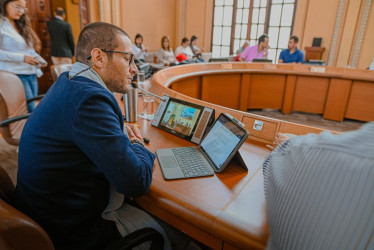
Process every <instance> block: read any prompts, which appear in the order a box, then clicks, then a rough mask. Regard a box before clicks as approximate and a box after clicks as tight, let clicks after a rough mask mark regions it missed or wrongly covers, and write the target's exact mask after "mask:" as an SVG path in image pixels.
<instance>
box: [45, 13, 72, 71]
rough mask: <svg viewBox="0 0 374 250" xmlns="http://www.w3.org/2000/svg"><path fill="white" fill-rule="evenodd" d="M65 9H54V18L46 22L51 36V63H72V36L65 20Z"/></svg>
mask: <svg viewBox="0 0 374 250" xmlns="http://www.w3.org/2000/svg"><path fill="white" fill-rule="evenodd" d="M65 18H66V14H65V10H64V9H63V8H61V7H58V8H57V9H56V11H55V18H54V19H53V20H51V21H49V22H48V23H47V27H48V31H49V35H50V37H51V47H52V48H51V49H52V51H51V52H52V63H53V64H55V65H57V64H65V63H69V64H71V63H72V59H71V58H72V57H73V56H74V49H75V45H74V37H73V33H72V31H71V26H70V24H69V23H67V22H65V21H64V20H65Z"/></svg>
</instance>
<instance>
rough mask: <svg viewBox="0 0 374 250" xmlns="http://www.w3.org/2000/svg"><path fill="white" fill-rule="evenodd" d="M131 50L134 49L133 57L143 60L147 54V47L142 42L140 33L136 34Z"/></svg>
mask: <svg viewBox="0 0 374 250" xmlns="http://www.w3.org/2000/svg"><path fill="white" fill-rule="evenodd" d="M132 50H133V51H134V55H135V58H136V59H138V60H139V61H142V62H144V60H145V57H146V56H147V49H146V48H145V46H144V44H143V36H142V35H141V34H136V36H135V41H134V44H133V45H132Z"/></svg>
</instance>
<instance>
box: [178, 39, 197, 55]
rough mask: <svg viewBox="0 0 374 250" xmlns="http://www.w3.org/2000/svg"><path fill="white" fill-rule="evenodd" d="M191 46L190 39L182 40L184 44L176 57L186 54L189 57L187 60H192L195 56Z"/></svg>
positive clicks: (179, 48)
mask: <svg viewBox="0 0 374 250" xmlns="http://www.w3.org/2000/svg"><path fill="white" fill-rule="evenodd" d="M189 45H190V39H188V38H187V37H184V38H183V39H182V44H181V45H180V46H179V47H178V48H176V50H175V56H178V55H179V54H185V55H186V56H187V59H192V57H193V56H194V54H193V52H192V50H191V48H190V46H189Z"/></svg>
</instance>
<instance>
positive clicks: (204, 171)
mask: <svg viewBox="0 0 374 250" xmlns="http://www.w3.org/2000/svg"><path fill="white" fill-rule="evenodd" d="M172 151H173V154H174V156H175V158H176V159H177V162H178V164H179V166H180V168H181V169H182V172H183V174H184V176H185V177H198V176H207V175H211V174H212V171H211V169H209V167H207V166H206V165H205V163H204V161H203V160H202V159H201V158H200V155H199V153H198V152H197V149H196V148H195V147H183V148H172Z"/></svg>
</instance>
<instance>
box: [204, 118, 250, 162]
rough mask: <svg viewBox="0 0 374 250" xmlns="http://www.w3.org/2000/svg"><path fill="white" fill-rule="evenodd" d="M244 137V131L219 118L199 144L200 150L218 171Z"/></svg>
mask: <svg viewBox="0 0 374 250" xmlns="http://www.w3.org/2000/svg"><path fill="white" fill-rule="evenodd" d="M244 136H245V132H244V131H242V130H240V129H239V128H238V126H237V125H235V124H233V123H232V122H231V121H229V120H227V119H226V118H225V117H223V116H221V117H219V119H218V120H217V121H216V122H215V124H214V126H213V127H212V129H211V130H210V131H209V133H208V134H207V135H206V137H205V138H204V140H203V141H202V142H201V145H200V148H201V149H202V150H203V151H205V153H206V154H207V155H208V156H209V158H210V160H211V161H212V162H213V163H214V164H215V166H216V167H217V168H218V169H220V168H221V167H222V166H223V165H224V163H225V161H226V160H227V158H228V157H229V156H230V154H231V153H232V152H233V150H234V149H235V147H236V146H237V145H238V143H239V142H240V140H241V139H242V138H243V137H244Z"/></svg>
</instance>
